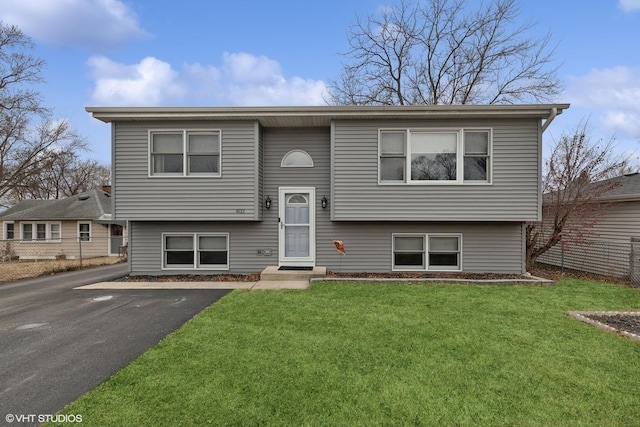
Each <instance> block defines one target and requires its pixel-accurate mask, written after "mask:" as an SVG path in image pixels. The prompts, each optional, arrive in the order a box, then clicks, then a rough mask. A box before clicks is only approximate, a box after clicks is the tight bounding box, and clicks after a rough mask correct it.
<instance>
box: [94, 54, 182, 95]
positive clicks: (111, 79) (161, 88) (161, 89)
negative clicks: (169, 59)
mask: <svg viewBox="0 0 640 427" xmlns="http://www.w3.org/2000/svg"><path fill="white" fill-rule="evenodd" d="M88 64H89V66H90V67H91V68H92V69H93V76H94V78H95V82H96V83H95V89H94V91H93V96H92V100H93V102H95V103H96V104H97V105H122V106H125V105H126V106H150V105H162V104H165V103H167V102H171V101H172V100H175V99H180V98H182V97H184V95H185V93H186V88H185V86H184V85H183V84H182V83H181V82H180V81H179V79H178V73H177V72H175V71H174V70H173V69H172V68H171V65H169V64H168V63H166V62H163V61H160V60H158V59H156V58H152V57H147V58H145V59H143V60H142V61H140V63H138V64H135V65H125V64H119V63H117V62H114V61H111V60H110V59H108V58H105V57H104V56H94V57H91V58H90V59H89V62H88Z"/></svg>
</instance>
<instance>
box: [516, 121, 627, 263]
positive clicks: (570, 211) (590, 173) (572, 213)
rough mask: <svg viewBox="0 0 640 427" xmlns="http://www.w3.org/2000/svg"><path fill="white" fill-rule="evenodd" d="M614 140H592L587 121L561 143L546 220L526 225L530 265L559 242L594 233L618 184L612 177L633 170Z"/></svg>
mask: <svg viewBox="0 0 640 427" xmlns="http://www.w3.org/2000/svg"><path fill="white" fill-rule="evenodd" d="M613 142H614V141H613V139H610V140H609V141H608V142H605V141H603V140H598V141H595V142H594V141H592V139H591V137H590V135H589V131H588V128H587V123H586V122H584V121H583V122H580V124H578V126H577V127H576V128H575V129H574V130H573V131H572V132H570V133H568V134H567V133H565V134H563V135H562V136H561V137H560V139H559V140H558V141H557V142H556V143H555V146H554V147H553V149H552V151H551V155H550V157H549V158H548V159H547V160H546V161H545V163H544V170H543V182H542V191H543V215H542V221H541V222H529V223H527V226H526V245H527V260H526V262H527V269H529V268H530V267H532V266H533V264H534V263H535V261H536V260H537V259H538V257H539V256H540V255H542V254H543V253H545V252H547V251H548V250H549V249H551V248H552V247H554V246H555V245H556V244H558V243H559V242H561V241H581V240H584V239H586V238H587V237H589V235H590V231H591V229H592V228H593V227H594V226H595V225H596V224H597V222H598V221H599V219H600V218H601V216H602V214H603V213H604V210H605V209H606V207H607V203H606V202H604V201H602V197H603V196H605V195H606V193H607V192H609V191H611V190H613V189H614V188H616V187H617V185H618V184H617V183H616V181H615V180H610V178H614V177H618V176H621V175H622V174H624V173H625V172H627V159H625V158H624V157H622V156H620V155H618V154H616V153H615V150H614V146H613Z"/></svg>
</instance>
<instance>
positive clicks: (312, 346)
mask: <svg viewBox="0 0 640 427" xmlns="http://www.w3.org/2000/svg"><path fill="white" fill-rule="evenodd" d="M639 307H640V291H639V290H637V289H631V288H626V287H623V286H616V285H608V284H603V283H596V282H589V281H583V280H572V279H567V280H563V281H561V282H559V284H558V285H557V286H553V287H535V286H474V285H410V284H372V283H369V284H346V283H318V284H314V285H313V286H312V287H311V288H310V289H309V290H307V291H274V292H269V291H266V292H246V291H234V292H232V293H231V294H229V295H228V296H226V297H225V298H223V299H222V300H220V301H219V302H218V303H216V304H214V305H212V306H211V307H209V308H208V309H206V310H204V311H203V312H202V313H200V314H199V315H197V316H196V317H195V318H194V319H192V320H191V321H190V322H188V323H187V324H186V325H185V326H184V327H182V328H181V329H180V330H178V331H176V332H175V333H173V334H172V335H170V336H169V337H168V338H167V339H165V340H164V341H162V342H161V343H159V344H158V345H157V346H156V347H154V348H153V349H151V350H150V351H148V352H147V353H145V354H144V355H143V356H142V357H140V358H139V359H138V360H136V361H135V362H133V363H132V364H131V365H129V366H128V367H126V368H125V369H123V370H122V371H120V372H119V373H118V374H116V375H115V376H113V377H112V378H111V379H109V380H108V381H106V382H105V383H103V384H102V385H100V386H99V387H97V388H96V389H94V390H93V391H91V392H90V393H88V394H86V395H85V396H83V397H81V398H80V399H79V400H78V401H76V402H75V403H73V404H72V405H70V406H69V407H67V408H66V409H65V410H64V411H63V412H62V413H64V414H82V416H83V424H86V425H92V426H93V425H97V426H101V425H104V426H107V425H144V426H147V425H148V426H151V425H153V426H156V425H194V426H195V425H205V424H213V425H296V426H298V425H310V426H315V425H332V426H336V425H337V426H340V425H344V426H347V425H349V426H351V425H362V426H364V425H366V426H370V425H463V426H464V425H470V426H471V425H472V426H477V425H487V426H500V425H518V426H546V425H548V426H558V425H563V426H574V425H576V426H577V425H589V426H592V425H598V426H607V425H611V426H620V425H634V424H636V423H637V422H638V420H639V419H640V405H638V404H637V403H638V402H639V401H640V387H638V374H639V373H640V345H638V344H637V343H635V342H632V341H630V340H628V339H624V338H622V337H619V336H616V335H614V334H611V333H607V332H603V331H601V330H598V329H596V328H594V327H592V326H589V325H587V324H584V323H582V322H578V321H575V320H572V319H570V318H568V317H566V315H565V313H566V312H567V311H570V310H618V309H621V310H625V309H626V310H632V309H638V308H639Z"/></svg>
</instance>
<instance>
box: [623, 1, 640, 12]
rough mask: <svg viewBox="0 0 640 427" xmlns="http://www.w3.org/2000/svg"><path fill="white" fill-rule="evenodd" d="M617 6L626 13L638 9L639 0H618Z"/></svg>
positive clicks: (639, 5)
mask: <svg viewBox="0 0 640 427" xmlns="http://www.w3.org/2000/svg"><path fill="white" fill-rule="evenodd" d="M618 7H619V8H620V9H622V10H623V11H624V12H627V13H630V12H635V11H636V10H640V0H619V1H618Z"/></svg>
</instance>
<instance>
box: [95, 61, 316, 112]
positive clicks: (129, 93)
mask: <svg viewBox="0 0 640 427" xmlns="http://www.w3.org/2000/svg"><path fill="white" fill-rule="evenodd" d="M88 65H89V66H90V68H91V69H92V74H93V77H94V79H95V88H94V91H93V94H92V100H91V101H92V102H93V103H94V105H103V106H116V105H120V106H125V105H126V106H142V105H145V106H159V105H189V106H199V105H204V106H214V105H225V106H239V105H245V106H260V105H322V104H324V99H323V93H324V92H325V89H326V86H325V84H324V82H323V81H321V80H312V79H303V78H301V77H292V78H290V79H287V78H285V77H284V76H283V73H282V69H281V66H280V64H279V63H278V62H277V61H275V60H273V59H270V58H267V57H266V56H255V55H251V54H248V53H225V54H223V56H222V64H221V65H220V66H214V65H202V64H199V63H195V64H185V65H184V66H183V69H182V71H180V72H178V71H176V70H174V69H173V68H172V66H171V65H170V64H168V63H166V62H163V61H161V60H158V59H156V58H151V57H147V58H145V59H143V60H142V61H141V62H140V63H138V64H133V65H127V64H121V63H116V62H114V61H111V60H109V59H107V58H105V57H103V56H96V57H93V58H91V59H90V60H89V62H88Z"/></svg>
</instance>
